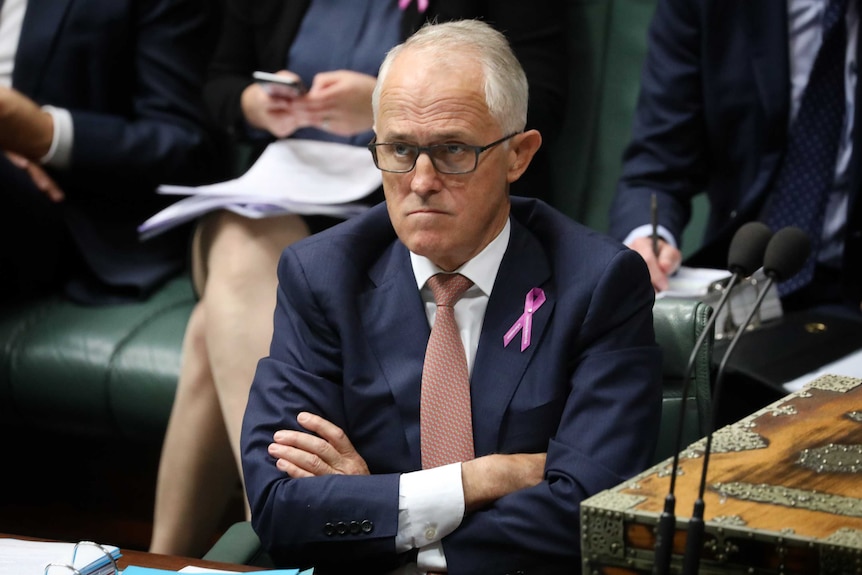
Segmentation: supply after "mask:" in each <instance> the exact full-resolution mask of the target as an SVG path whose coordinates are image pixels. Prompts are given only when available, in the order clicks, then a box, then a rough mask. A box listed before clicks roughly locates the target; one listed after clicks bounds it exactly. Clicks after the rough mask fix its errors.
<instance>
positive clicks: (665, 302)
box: [653, 298, 713, 462]
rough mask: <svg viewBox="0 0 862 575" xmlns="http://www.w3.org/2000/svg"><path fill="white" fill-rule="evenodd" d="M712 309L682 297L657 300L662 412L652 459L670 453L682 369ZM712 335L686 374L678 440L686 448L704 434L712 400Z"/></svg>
mask: <svg viewBox="0 0 862 575" xmlns="http://www.w3.org/2000/svg"><path fill="white" fill-rule="evenodd" d="M711 313H712V308H711V307H710V306H709V305H707V304H705V303H703V302H700V301H695V300H690V299H683V298H662V299H658V300H656V303H655V307H654V308H653V325H654V327H655V337H656V341H657V342H658V344H659V345H660V346H661V348H662V354H663V360H662V361H663V363H662V414H661V428H660V429H659V441H658V446H657V447H656V453H655V457H654V461H656V462H658V461H662V460H664V459H666V458H668V457H670V456H672V455H673V452H674V446H675V443H676V432H677V429H678V427H679V414H680V410H681V407H682V395H683V387H684V384H685V379H684V377H685V370H686V366H687V365H688V360H689V356H690V355H691V352H692V350H693V349H694V344H695V341H696V340H697V338H698V337H699V336H700V334H701V333H702V332H703V330H704V328H705V327H706V323H707V321H708V320H709V316H710V314H711ZM712 345H713V336H712V334H710V335H709V336H707V338H706V340H705V341H704V345H703V347H702V348H701V349H700V351H699V352H698V354H697V358H696V360H695V362H694V365H693V367H692V373H691V374H689V376H688V379H689V381H690V384H689V389H688V393H687V394H686V401H685V420H684V421H683V436H682V442H681V443H680V446H681V448H683V449H684V448H685V447H686V446H688V445H689V444H691V443H693V442H694V441H696V440H697V439H700V438H701V437H703V436H704V435H706V433H707V426H708V422H709V411H710V410H711V409H712V401H711V395H712V391H711V385H710V375H711V367H710V363H711V358H712Z"/></svg>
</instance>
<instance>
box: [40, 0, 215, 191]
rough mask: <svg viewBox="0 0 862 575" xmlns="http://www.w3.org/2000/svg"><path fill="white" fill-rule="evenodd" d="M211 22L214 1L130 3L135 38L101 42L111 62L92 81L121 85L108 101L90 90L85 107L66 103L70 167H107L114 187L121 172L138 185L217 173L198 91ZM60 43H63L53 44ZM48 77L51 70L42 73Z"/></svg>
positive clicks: (111, 91)
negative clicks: (113, 43) (107, 43)
mask: <svg viewBox="0 0 862 575" xmlns="http://www.w3.org/2000/svg"><path fill="white" fill-rule="evenodd" d="M82 9H83V10H90V11H92V10H101V9H102V8H98V7H94V6H89V7H88V8H87V7H84V8H82ZM105 10H107V11H113V10H114V8H106V9H105ZM84 16H85V17H87V16H86V15H84ZM81 19H83V18H81ZM216 24H217V22H216V21H215V14H214V9H213V8H212V7H211V6H210V5H209V4H208V3H206V2H199V1H198V0H182V1H179V2H175V1H171V0H158V1H155V2H145V3H142V4H140V6H139V7H138V8H136V9H135V11H134V12H133V14H132V15H131V22H130V27H131V28H132V29H131V30H127V32H126V33H128V34H133V35H134V36H133V37H134V38H135V42H134V45H133V46H131V47H130V48H126V49H124V48H122V47H120V46H102V47H101V51H102V52H103V53H102V54H101V55H100V59H102V60H108V61H113V65H112V67H111V68H110V69H104V70H102V72H103V74H104V76H103V77H102V78H100V79H98V81H101V82H105V83H108V86H106V89H105V93H106V94H117V93H118V92H119V91H121V90H122V91H124V92H123V93H122V94H121V95H118V96H117V98H116V101H114V102H113V103H112V104H105V101H104V100H101V101H99V100H98V99H96V98H94V100H95V101H94V102H91V103H90V104H91V105H90V106H87V107H82V108H78V107H76V106H75V103H74V102H72V103H71V105H69V106H68V107H69V108H70V110H71V112H72V121H73V124H74V147H73V152H72V164H73V166H74V167H75V168H76V169H77V168H80V171H81V172H84V173H85V172H86V171H87V170H93V171H96V172H101V173H105V172H110V173H113V174H115V177H116V178H117V179H118V180H119V182H118V185H117V187H120V188H121V187H122V183H121V182H122V181H123V180H124V179H126V180H128V181H129V182H132V183H134V184H135V185H136V187H138V188H141V186H140V183H141V182H151V183H152V185H153V187H155V185H156V184H159V183H202V182H204V181H212V179H214V178H215V177H216V176H217V175H218V174H217V173H216V174H214V173H213V172H214V168H213V166H214V164H215V162H214V161H213V160H214V158H216V157H217V154H218V151H219V148H218V147H217V145H216V143H215V141H214V139H213V138H212V131H210V130H208V127H209V123H208V122H207V121H206V115H205V113H204V110H203V103H202V99H201V95H200V91H201V87H202V86H203V74H204V69H205V65H206V64H205V63H206V58H207V54H208V51H209V43H210V42H211V35H212V34H213V32H214V28H215V25H216ZM68 33H69V34H72V33H73V31H72V30H70V31H69V32H68ZM93 33H94V34H95V33H96V32H93ZM120 33H121V34H122V32H120ZM98 34H103V31H102V30H99V32H98ZM114 34H116V32H115V33H114ZM108 36H109V34H103V36H102V37H108ZM61 44H62V42H61ZM62 50H63V47H62V45H61V46H60V47H59V48H58V51H62ZM126 56H129V57H128V58H127V57H126ZM58 57H60V58H64V57H70V56H69V55H68V53H66V54H58ZM112 59H113V60H112ZM67 64H68V63H67ZM105 67H106V68H107V65H106V66H105ZM50 82H51V78H48V79H46V83H50ZM78 84H79V85H80V84H81V81H80V80H79V81H78ZM67 88H68V87H67ZM101 97H103V98H104V97H105V96H104V94H103V95H102V96H101ZM107 99H110V97H107ZM120 100H122V102H121V101H120ZM47 103H57V104H58V105H61V106H63V105H64V103H63V102H62V101H61V102H59V103H58V102H51V101H49V102H47ZM112 108H113V109H112ZM150 189H152V188H150Z"/></svg>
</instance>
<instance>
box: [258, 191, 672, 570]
mask: <svg viewBox="0 0 862 575" xmlns="http://www.w3.org/2000/svg"><path fill="white" fill-rule="evenodd" d="M511 221H512V235H511V239H510V243H509V246H508V248H507V250H506V253H505V256H504V258H503V260H502V263H501V266H500V269H499V272H498V275H497V279H496V282H495V284H494V291H493V293H492V294H491V297H490V300H489V302H488V307H487V311H486V314H485V319H484V324H483V327H482V333H481V336H480V341H479V346H478V351H477V354H476V360H475V364H474V367H473V372H472V377H471V395H472V409H473V426H474V428H473V436H474V443H475V451H476V455H477V456H481V455H486V454H490V453H524V452H526V453H537V452H547V465H546V472H545V477H546V480H545V481H543V482H542V483H541V484H539V485H538V486H536V487H533V488H530V489H524V490H521V491H518V492H516V493H513V494H510V495H508V496H506V497H503V498H501V499H499V500H498V501H497V502H496V503H494V504H493V505H491V506H490V507H488V508H487V509H484V510H482V511H480V512H477V513H473V514H471V515H469V516H467V517H465V518H464V520H463V523H462V524H461V525H460V527H459V528H458V529H457V530H456V531H455V532H453V533H452V534H450V535H449V536H447V537H445V538H444V539H443V548H444V550H445V553H446V558H447V562H448V566H449V572H450V573H471V574H473V573H504V572H509V571H516V570H518V569H521V570H527V571H536V570H539V571H543V572H549V569H550V570H553V569H552V568H554V567H556V568H559V569H561V570H562V571H563V572H566V573H571V572H577V571H578V569H579V561H580V560H579V521H580V519H579V505H580V502H581V500H582V499H584V498H585V497H587V496H589V495H592V494H594V493H596V492H598V491H600V490H602V489H606V488H609V487H611V486H613V485H616V484H618V483H620V482H621V481H623V480H624V479H625V478H627V477H629V476H631V475H633V474H635V473H637V472H639V471H640V470H642V469H643V468H644V467H645V466H646V465H647V464H648V462H649V461H650V457H651V454H652V452H653V449H654V444H655V440H656V434H657V430H658V424H659V411H660V398H661V389H660V363H661V356H660V350H659V348H658V347H657V345H656V343H655V339H654V334H653V323H652V303H653V297H654V296H653V291H652V288H651V286H650V283H649V278H648V274H647V271H646V267H645V265H644V263H643V260H642V259H641V258H640V256H638V255H637V254H636V253H635V252H633V251H630V250H627V249H625V248H624V247H623V246H621V245H620V244H618V243H617V242H615V241H613V240H611V239H609V238H607V237H605V236H602V235H600V234H598V233H596V232H593V231H591V230H588V229H587V228H585V227H583V226H581V225H579V224H576V223H574V222H572V221H571V220H569V219H568V218H566V217H565V216H563V215H561V214H560V213H559V212H556V211H555V210H553V209H551V208H549V207H548V206H547V205H546V204H544V203H542V202H540V201H537V200H531V199H530V200H526V199H519V198H512V216H511ZM278 276H279V289H278V303H277V307H276V312H275V323H274V335H273V340H272V346H271V349H270V355H269V356H268V357H266V358H264V359H262V360H261V362H260V363H259V365H258V369H257V373H256V375H255V378H254V383H253V384H252V388H251V393H250V396H249V402H248V407H247V411H246V414H245V419H244V422H243V433H242V459H243V470H244V477H245V482H246V487H247V491H248V496H249V500H250V503H251V508H252V523H253V526H254V528H255V530H256V532H257V533H258V535H259V536H260V538H261V540H262V542H263V544H264V546H265V547H266V548H267V549H268V550H269V552H270V553H271V554H272V555H273V556H274V557H276V558H277V559H278V560H279V561H280V562H282V563H286V564H292V565H297V564H306V563H310V564H313V565H314V566H315V567H316V568H317V569H320V570H321V571H326V570H327V569H329V568H331V569H332V570H333V572H348V571H349V572H357V571H358V572H371V573H378V572H384V571H386V570H387V569H391V568H392V567H394V566H396V565H397V564H398V563H399V561H405V560H407V559H408V557H409V554H404V556H402V557H399V556H397V555H396V554H395V548H394V545H395V543H394V541H395V535H396V530H397V524H398V482H399V475H400V474H401V473H403V472H408V471H414V470H417V469H420V468H421V458H420V447H419V446H420V438H419V395H420V379H421V373H422V364H423V359H424V355H425V347H426V345H427V342H428V337H429V334H430V328H429V326H428V321H427V318H426V316H425V311H424V307H423V303H422V301H421V298H420V295H419V290H418V288H417V286H416V280H415V277H414V275H413V270H412V267H411V264H410V260H409V252H408V251H407V249H406V248H405V247H404V245H403V244H401V243H400V242H399V241H398V240H397V238H396V236H395V233H394V231H393V229H392V226H391V224H390V222H389V217H388V214H387V212H386V206H385V205H379V206H376V207H375V208H372V209H371V210H370V211H369V213H367V214H364V215H362V216H358V217H356V218H353V219H352V220H350V221H348V222H346V223H343V224H340V225H338V226H336V227H334V228H332V229H330V230H328V231H326V232H323V233H321V234H317V235H316V236H312V237H311V238H309V239H307V240H304V241H302V242H300V243H297V244H295V245H293V246H291V247H288V248H287V249H286V250H285V252H284V254H283V255H282V258H281V262H280V265H279V270H278ZM535 287H540V288H541V289H542V290H544V292H545V295H546V297H547V301H546V303H545V304H544V305H543V306H541V307H540V308H539V309H538V311H537V312H536V313H535V315H534V320H533V333H532V340H531V344H530V346H529V347H528V348H527V349H526V350H525V351H524V352H521V351H520V345H519V343H520V336H517V337H516V338H515V340H514V341H513V342H512V343H511V344H510V345H509V346H508V347H504V346H503V335H504V334H505V333H506V332H507V331H508V330H509V328H510V327H511V326H512V325H513V324H514V323H515V322H516V321H517V320H518V318H519V317H520V316H521V314H522V313H523V311H524V300H525V297H526V295H527V293H528V292H529V291H530V290H531V289H532V288H535ZM300 411H310V412H313V413H317V414H320V415H321V416H323V417H325V418H327V419H329V420H331V421H333V422H334V423H335V424H336V425H338V426H340V427H341V428H343V429H344V431H345V432H346V434H347V435H348V437H349V438H350V439H351V441H352V442H353V444H354V445H355V447H356V448H357V450H358V452H359V453H360V454H361V456H362V457H363V458H365V460H366V462H367V463H368V466H369V468H370V470H371V473H372V475H370V476H337V475H330V476H323V477H314V478H304V479H291V478H289V477H288V476H286V475H285V474H284V473H282V472H280V471H279V470H278V469H277V468H276V467H275V464H274V460H273V459H272V458H271V457H270V456H269V455H268V454H267V445H268V444H269V443H271V441H272V436H273V433H274V432H275V431H276V430H278V429H299V428H298V426H297V423H296V415H297V414H298V413H299V412H300ZM333 526H334V527H335V528H334V529H333ZM339 526H342V527H343V529H344V530H345V534H339V533H338V527H339ZM333 531H335V532H334V533H333Z"/></svg>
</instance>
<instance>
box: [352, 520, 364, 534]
mask: <svg viewBox="0 0 862 575" xmlns="http://www.w3.org/2000/svg"><path fill="white" fill-rule="evenodd" d="M361 532H362V527H361V526H360V525H359V521H351V522H350V534H351V535H359V534H360V533H361Z"/></svg>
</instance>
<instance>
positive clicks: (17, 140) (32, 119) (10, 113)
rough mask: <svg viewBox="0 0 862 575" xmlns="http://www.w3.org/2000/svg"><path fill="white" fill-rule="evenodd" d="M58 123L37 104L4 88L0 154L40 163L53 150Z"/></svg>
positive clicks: (0, 99)
mask: <svg viewBox="0 0 862 575" xmlns="http://www.w3.org/2000/svg"><path fill="white" fill-rule="evenodd" d="M53 138H54V119H53V118H52V117H51V114H49V113H48V112H46V111H44V110H43V109H42V108H40V107H39V106H38V105H37V104H36V102H34V101H33V100H31V99H30V98H28V97H27V96H25V95H24V94H22V93H21V92H19V91H18V90H14V89H12V88H6V87H5V86H0V150H7V151H10V152H15V153H16V154H18V155H20V156H24V157H25V158H27V159H28V160H31V161H37V160H38V159H39V158H41V157H43V156H44V155H45V154H47V153H48V150H50V149H51V140H52V139H53Z"/></svg>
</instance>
